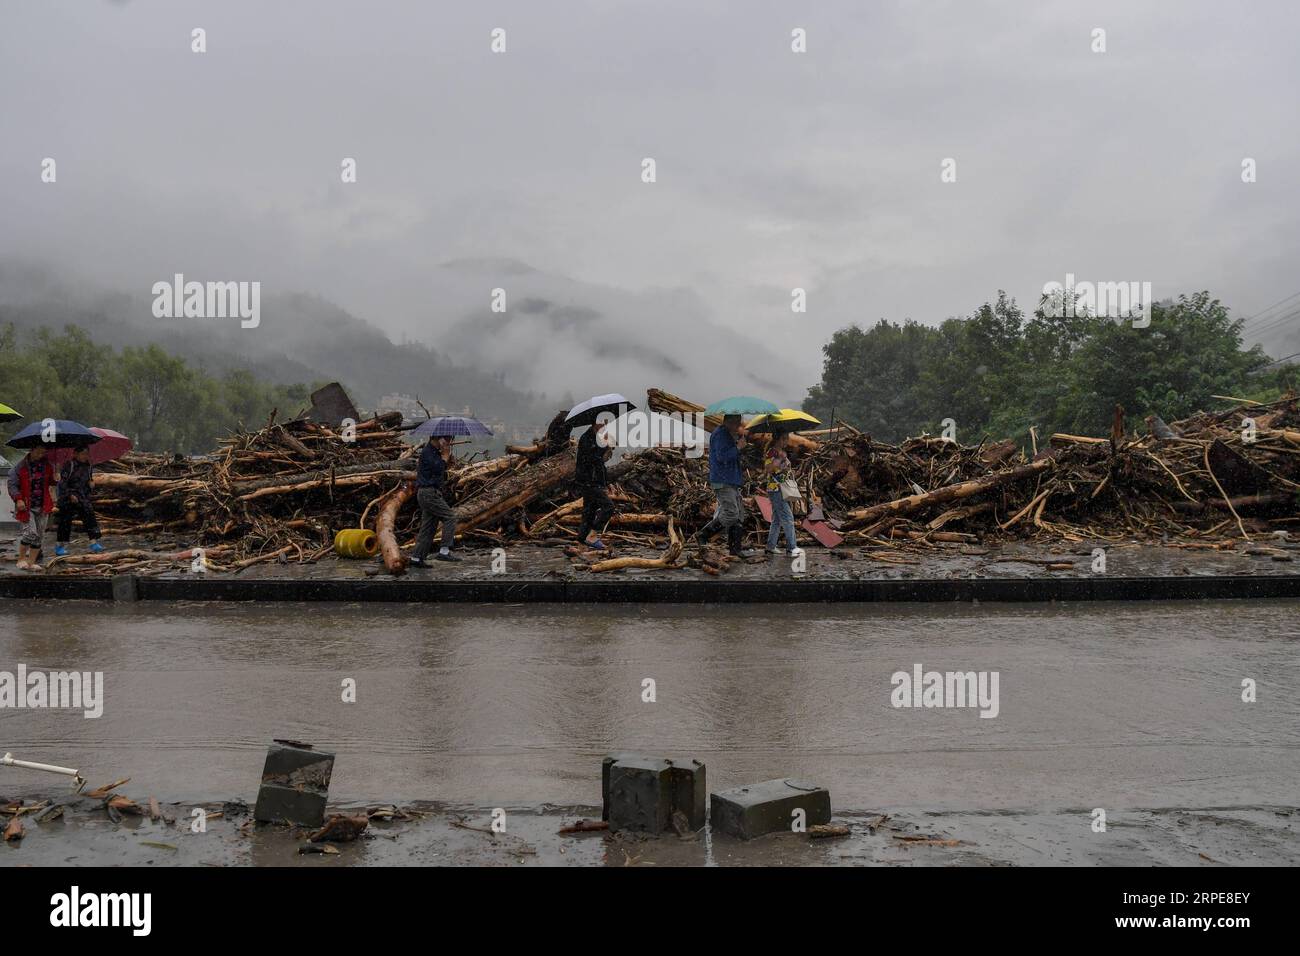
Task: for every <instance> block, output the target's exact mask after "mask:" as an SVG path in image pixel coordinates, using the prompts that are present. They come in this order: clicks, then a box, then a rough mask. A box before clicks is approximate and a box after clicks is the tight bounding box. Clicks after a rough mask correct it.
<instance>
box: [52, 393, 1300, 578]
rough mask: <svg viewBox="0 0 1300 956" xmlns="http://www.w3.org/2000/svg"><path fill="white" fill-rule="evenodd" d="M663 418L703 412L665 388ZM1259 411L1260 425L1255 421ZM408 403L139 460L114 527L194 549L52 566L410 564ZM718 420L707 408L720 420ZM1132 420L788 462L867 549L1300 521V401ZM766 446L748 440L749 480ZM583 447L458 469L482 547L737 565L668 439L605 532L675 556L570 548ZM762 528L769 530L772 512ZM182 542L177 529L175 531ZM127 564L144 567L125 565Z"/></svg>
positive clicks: (705, 495)
mask: <svg viewBox="0 0 1300 956" xmlns="http://www.w3.org/2000/svg"><path fill="white" fill-rule="evenodd" d="M648 406H649V408H650V409H651V410H652V411H657V412H663V413H668V412H679V413H681V412H699V411H702V408H701V406H698V405H695V404H693V403H691V402H688V401H685V400H683V399H681V398H678V397H676V396H673V395H669V394H668V393H666V392H661V391H659V390H656V389H651V390H650V392H649V394H648ZM1247 419H1249V420H1250V421H1249V422H1247ZM399 425H400V421H399V417H398V415H397V414H396V413H390V414H388V415H382V416H379V417H376V418H373V419H370V420H368V421H364V422H362V423H360V424H359V425H358V426H357V427H356V434H355V436H354V438H355V440H353V441H350V442H347V441H344V440H343V437H344V436H342V435H341V434H339V433H338V432H336V431H335V430H332V429H330V428H328V427H326V426H323V425H320V424H317V423H313V422H310V421H294V422H287V423H276V422H274V421H272V422H271V423H270V424H268V425H267V426H266V427H264V428H262V429H261V430H260V431H257V432H251V433H240V434H237V435H234V436H232V437H231V438H229V439H227V440H226V441H225V442H224V443H223V444H224V447H223V448H222V450H221V451H220V452H218V453H216V454H214V455H210V456H206V457H203V458H179V457H177V458H169V457H167V456H157V455H141V454H131V455H128V456H126V457H124V458H123V459H121V460H119V461H118V462H115V463H111V464H110V465H106V466H103V467H101V468H100V469H99V471H98V473H97V474H96V476H95V487H96V490H97V494H98V502H97V505H98V508H99V512H100V515H101V518H102V523H103V525H104V530H105V533H107V534H132V533H151V532H153V533H171V534H173V535H176V536H179V537H180V538H182V539H184V541H183V544H185V545H186V546H187V547H186V550H180V551H176V552H175V553H169V554H158V553H155V552H149V551H145V550H140V551H132V550H126V551H122V550H118V551H115V552H107V553H105V554H104V555H80V556H76V557H71V558H64V559H55V561H52V562H50V564H51V567H54V568H56V569H57V567H58V564H59V563H63V566H64V567H66V568H69V569H80V570H84V571H98V570H113V571H120V570H123V569H124V568H127V567H134V568H136V569H138V570H140V571H144V572H147V571H150V570H164V569H166V567H168V566H171V565H174V564H175V563H177V562H185V563H188V562H189V561H190V555H191V553H192V552H191V551H190V550H189V546H190V545H189V543H190V542H191V541H192V542H193V546H198V547H202V548H204V549H205V552H206V557H207V560H208V562H209V567H210V568H212V569H214V570H239V569H241V568H243V567H247V566H249V565H250V564H254V563H257V562H260V561H268V560H280V561H294V562H309V561H314V560H316V559H318V558H320V557H322V556H323V555H325V554H327V553H328V552H329V551H330V549H331V544H332V540H333V535H334V532H336V531H337V530H340V529H342V528H354V527H372V528H373V529H374V530H375V531H376V532H377V535H378V539H379V543H380V549H381V553H382V558H383V562H384V565H385V567H386V568H387V569H388V570H389V571H390V572H392V573H401V572H402V571H403V570H404V568H405V563H406V562H405V558H404V554H403V552H404V549H407V548H409V547H410V544H411V543H412V541H413V538H414V534H415V528H416V525H417V524H418V515H417V513H416V512H417V509H416V508H415V502H414V497H415V495H414V488H413V483H412V480H411V479H412V478H413V472H414V469H415V458H416V455H417V452H418V449H417V448H416V447H414V446H413V445H411V443H410V442H409V441H407V440H406V438H405V435H404V433H403V432H402V431H401V430H400V428H399ZM719 425H720V422H719V421H718V420H716V419H705V421H704V427H705V428H706V429H707V430H710V431H711V430H712V429H713V428H716V427H718V426H719ZM1155 431H1159V432H1160V433H1161V434H1163V435H1164V436H1165V437H1157V436H1156V434H1154V433H1152V429H1151V428H1150V427H1146V428H1144V429H1143V430H1142V433H1140V434H1139V433H1136V432H1134V431H1132V430H1130V429H1128V428H1126V426H1125V421H1124V416H1123V411H1122V410H1121V409H1116V412H1115V420H1114V424H1113V427H1112V432H1111V434H1110V435H1109V436H1107V437H1090V436H1079V435H1066V434H1056V435H1051V436H1048V437H1047V438H1046V440H1045V441H1040V440H1039V438H1038V437H1037V436H1034V437H1033V439H1032V440H1031V443H1030V447H1028V448H1025V447H1021V446H1020V445H1019V444H1017V443H1015V442H1012V441H988V440H985V441H982V442H980V443H979V444H977V445H959V444H957V443H955V442H952V441H947V440H944V439H941V438H936V437H929V436H924V437H920V438H911V439H908V440H907V441H905V442H903V443H902V444H901V445H890V444H885V443H882V442H877V441H874V440H872V438H871V437H870V436H869V435H865V434H862V433H861V432H859V431H857V430H856V429H854V428H852V427H851V426H848V425H844V424H842V423H837V424H836V425H835V427H832V428H827V429H824V430H821V431H818V432H812V433H805V434H803V435H796V436H794V437H793V442H792V459H793V462H794V468H795V472H796V477H797V478H798V481H799V484H800V486H801V488H802V489H803V490H804V494H805V495H806V496H808V498H809V499H810V503H811V504H812V506H813V507H815V508H818V507H819V508H820V510H821V513H822V514H823V515H824V516H825V518H826V520H827V521H828V523H829V524H830V525H831V526H832V527H834V528H836V529H837V530H838V532H839V533H840V534H841V535H843V536H844V538H845V539H846V541H849V542H853V543H863V544H866V543H872V544H895V543H899V542H930V541H943V542H975V541H978V540H984V539H992V538H996V537H998V536H1026V535H1035V534H1039V535H1044V536H1051V537H1053V538H1056V539H1061V538H1064V539H1067V540H1083V539H1088V538H1099V539H1111V540H1117V539H1120V538H1125V537H1167V536H1180V537H1181V539H1182V540H1184V541H1187V539H1199V540H1200V541H1209V540H1211V539H1215V540H1221V539H1225V538H1230V537H1235V538H1238V539H1240V538H1245V539H1246V540H1254V539H1257V538H1259V537H1261V536H1265V537H1266V536H1268V535H1269V534H1270V533H1271V532H1273V531H1277V530H1293V531H1294V530H1300V496H1298V493H1300V412H1297V399H1296V397H1295V396H1289V397H1287V398H1285V399H1283V400H1281V401H1277V402H1273V403H1271V404H1267V405H1257V404H1252V403H1240V402H1238V403H1237V404H1236V405H1235V407H1233V408H1232V409H1231V410H1230V411H1225V412H1220V413H1201V414H1198V415H1196V416H1194V417H1192V418H1189V419H1186V420H1184V421H1180V422H1175V423H1173V425H1172V426H1165V425H1164V423H1163V422H1161V423H1159V427H1158V428H1156V429H1155ZM762 447H763V440H762V439H758V440H756V441H754V442H752V443H751V444H750V445H749V446H748V447H747V448H746V449H745V450H744V452H743V453H742V461H743V462H744V464H745V465H746V468H747V472H748V475H749V476H750V478H751V480H752V483H751V484H750V486H749V487H747V488H746V489H745V493H746V494H747V495H750V494H752V493H753V492H754V490H755V488H756V487H757V479H758V477H759V475H760V472H761V455H762ZM574 465H575V457H574V448H573V443H572V442H571V441H569V440H567V436H565V435H564V433H563V432H562V431H560V432H553V433H552V434H550V435H549V436H548V438H546V439H541V440H538V441H537V442H536V443H535V444H533V445H529V446H523V447H512V448H510V449H508V453H507V454H506V455H504V456H502V457H499V458H492V459H487V460H482V461H470V462H466V463H461V464H458V465H456V466H454V467H453V468H452V469H451V471H450V473H449V483H450V492H451V493H450V498H451V501H452V505H453V507H454V508H455V510H456V512H457V521H458V529H459V534H460V535H462V536H463V537H465V538H466V539H470V540H475V541H478V542H480V543H490V544H494V545H496V544H500V545H506V544H510V543H513V542H534V543H541V544H555V545H564V546H568V547H569V549H570V552H571V553H572V554H573V555H574V556H575V557H577V558H580V559H584V561H590V562H592V563H590V564H589V565H588V564H586V563H584V565H583V566H590V567H591V569H592V570H595V571H602V570H616V569H618V568H623V567H681V566H685V565H686V564H687V563H689V564H690V565H691V566H694V567H699V568H701V569H702V570H705V571H709V572H711V573H719V572H720V571H722V570H725V567H726V564H727V561H726V559H725V557H724V556H721V555H718V554H716V553H714V552H711V551H708V550H706V551H703V552H695V551H691V552H689V557H687V556H686V555H687V552H686V550H685V549H684V548H683V541H684V536H685V535H686V534H689V533H690V532H691V531H693V530H695V529H697V528H699V527H700V526H701V525H702V524H704V523H705V522H706V521H708V519H709V518H710V517H711V515H712V510H713V496H712V494H711V492H710V490H709V487H708V464H707V457H697V458H690V457H688V456H687V455H686V454H685V453H684V452H683V450H682V449H680V448H666V447H657V448H650V449H644V450H640V451H632V452H629V453H626V454H624V456H623V457H622V458H621V460H619V461H617V462H616V463H615V464H613V466H612V467H611V468H610V478H611V488H610V494H611V497H612V498H613V499H614V501H615V503H616V504H617V505H618V507H619V509H620V511H619V513H618V514H617V515H616V516H615V517H614V518H613V520H612V521H611V522H610V525H609V527H608V529H607V531H606V533H605V534H604V538H605V540H606V541H607V542H610V543H612V544H614V545H615V546H616V547H619V546H622V545H630V546H635V547H637V548H639V549H642V550H645V549H649V550H650V551H651V552H652V553H653V552H654V551H661V552H662V553H661V554H660V556H659V557H657V558H645V557H617V556H613V557H612V556H610V555H608V554H605V555H582V554H579V553H578V549H576V548H575V547H574V546H573V545H574V540H575V538H576V526H577V524H578V522H579V520H580V516H581V508H582V502H581V499H580V498H577V497H575V491H574V488H573V485H572V479H573V472H574ZM747 513H748V521H749V523H750V530H751V531H761V532H764V533H765V531H766V525H765V524H764V523H763V522H762V521H761V519H760V518H759V516H758V514H757V509H754V508H749V509H748V510H747ZM173 540H174V539H173ZM123 562H129V563H127V564H124V563H123Z"/></svg>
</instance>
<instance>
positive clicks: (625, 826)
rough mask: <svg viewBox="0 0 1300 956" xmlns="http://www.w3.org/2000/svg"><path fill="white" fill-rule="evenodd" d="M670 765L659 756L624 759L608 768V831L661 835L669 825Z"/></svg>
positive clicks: (671, 791)
mask: <svg viewBox="0 0 1300 956" xmlns="http://www.w3.org/2000/svg"><path fill="white" fill-rule="evenodd" d="M671 770H672V766H671V765H670V764H669V763H668V761H667V760H662V759H660V758H658V757H624V758H623V759H621V760H617V761H615V762H614V763H613V764H611V765H610V768H609V828H610V829H611V830H639V831H641V832H642V833H662V832H663V831H664V830H667V829H668V828H669V826H671V825H672V815H673V788H672V780H671V777H670V772H671Z"/></svg>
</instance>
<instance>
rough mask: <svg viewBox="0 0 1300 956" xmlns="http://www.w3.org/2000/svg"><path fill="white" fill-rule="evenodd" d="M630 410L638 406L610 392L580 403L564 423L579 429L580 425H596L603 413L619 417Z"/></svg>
mask: <svg viewBox="0 0 1300 956" xmlns="http://www.w3.org/2000/svg"><path fill="white" fill-rule="evenodd" d="M628 408H636V406H635V405H633V404H632V402H631V401H629V400H628V399H627V398H624V397H623V396H622V395H620V394H619V393H618V392H610V393H609V394H608V395H596V396H595V397H593V398H589V399H587V400H586V401H585V402H579V403H578V404H577V405H574V406H573V408H571V409H569V414H568V415H567V416H566V417H565V419H564V423H565V424H566V425H568V426H569V427H570V428H577V427H578V426H579V425H594V424H595V423H596V419H597V418H598V417H599V416H600V413H601V412H610V413H611V414H613V415H615V416H618V415H621V414H623V412H624V411H625V410H626V409H628Z"/></svg>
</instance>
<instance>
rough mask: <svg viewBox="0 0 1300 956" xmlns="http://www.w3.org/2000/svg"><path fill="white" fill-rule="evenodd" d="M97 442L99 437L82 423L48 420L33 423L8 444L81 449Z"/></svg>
mask: <svg viewBox="0 0 1300 956" xmlns="http://www.w3.org/2000/svg"><path fill="white" fill-rule="evenodd" d="M47 433H48V434H47ZM47 437H48V439H49V440H47ZM97 441H99V436H98V435H96V434H95V433H94V432H92V431H91V430H90V429H89V428H87V427H86V426H85V425H83V424H81V423H80V422H70V421H67V420H65V419H62V418H60V419H53V418H47V419H45V420H44V421H39V422H32V423H31V424H30V425H28V426H27V427H26V428H24V429H22V430H21V431H20V432H19V433H18V434H17V435H15V436H14V437H13V438H11V439H9V441H8V442H6V444H7V445H8V446H9V447H10V448H81V447H83V446H85V445H92V444H94V443H95V442H97Z"/></svg>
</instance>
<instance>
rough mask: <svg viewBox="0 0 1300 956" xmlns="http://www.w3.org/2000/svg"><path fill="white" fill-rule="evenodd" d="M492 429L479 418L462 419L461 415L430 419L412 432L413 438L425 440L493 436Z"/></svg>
mask: <svg viewBox="0 0 1300 956" xmlns="http://www.w3.org/2000/svg"><path fill="white" fill-rule="evenodd" d="M491 434H492V429H490V428H488V427H487V426H486V425H484V424H483V423H482V422H481V421H479V420H478V419H477V418H462V417H460V416H459V415H443V416H441V417H439V418H430V419H428V420H427V421H423V422H420V424H419V426H418V427H417V428H416V429H415V430H414V431H412V432H411V435H412V437H415V438H424V437H428V436H433V437H435V438H457V437H460V436H462V435H463V436H465V437H473V436H476V435H491Z"/></svg>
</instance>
